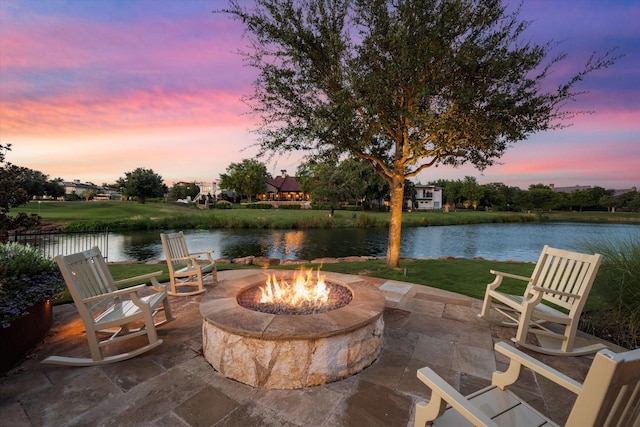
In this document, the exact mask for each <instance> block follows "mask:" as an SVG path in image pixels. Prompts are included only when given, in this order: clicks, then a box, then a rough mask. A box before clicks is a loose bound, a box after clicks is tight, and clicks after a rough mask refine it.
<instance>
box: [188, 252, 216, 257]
mask: <svg viewBox="0 0 640 427" xmlns="http://www.w3.org/2000/svg"><path fill="white" fill-rule="evenodd" d="M214 252H215V251H202V252H189V255H191V256H193V255H211V254H212V253H214Z"/></svg>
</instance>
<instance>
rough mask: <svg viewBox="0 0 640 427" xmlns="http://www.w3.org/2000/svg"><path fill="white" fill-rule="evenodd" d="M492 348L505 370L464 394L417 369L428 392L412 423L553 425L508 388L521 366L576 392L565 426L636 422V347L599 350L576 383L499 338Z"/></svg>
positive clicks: (639, 366)
mask: <svg viewBox="0 0 640 427" xmlns="http://www.w3.org/2000/svg"><path fill="white" fill-rule="evenodd" d="M495 349H496V351H497V352H499V353H502V354H504V355H505V356H507V357H509V359H511V362H510V364H509V367H508V369H507V370H506V371H505V372H494V374H493V378H492V381H491V385H490V386H488V387H486V388H484V389H482V390H479V391H477V392H475V393H473V394H471V395H469V396H467V397H464V396H463V395H462V394H460V393H459V392H458V391H457V390H456V389H455V388H453V387H452V386H451V385H449V384H448V383H447V382H446V381H444V380H443V379H442V378H441V377H440V376H438V374H436V373H435V372H434V371H433V370H431V369H430V368H427V367H425V368H421V369H419V370H418V378H419V379H420V380H421V381H422V382H424V383H425V384H426V385H427V386H428V387H429V388H430V389H431V390H432V392H431V399H430V400H429V403H428V404H426V403H422V402H421V403H418V404H417V405H416V414H415V427H425V425H432V426H446V427H456V426H492V427H493V426H495V427H497V426H514V427H525V426H557V425H558V424H556V423H554V422H553V421H552V420H550V419H549V418H548V417H546V416H545V415H544V414H542V413H540V412H539V411H537V410H535V409H534V408H532V407H531V406H529V405H528V404H527V403H526V402H525V401H524V400H523V399H521V398H520V397H519V396H517V395H516V394H515V393H513V392H512V391H511V390H509V389H508V387H509V386H511V385H512V384H514V383H515V382H516V381H517V380H518V377H519V375H520V372H521V371H522V368H528V369H530V370H532V371H533V372H534V373H535V374H536V375H541V376H543V377H545V378H548V379H549V380H551V381H553V382H554V383H556V384H558V385H560V386H562V387H564V388H565V389H567V390H569V391H571V392H573V393H575V394H576V396H577V398H576V400H575V402H574V404H573V407H572V409H571V412H570V414H569V418H568V419H567V422H566V424H565V425H566V426H571V427H600V426H611V427H613V426H619V427H623V426H624V427H638V426H640V349H637V350H633V351H628V352H626V353H619V354H616V353H613V352H612V351H610V350H602V351H600V352H599V353H597V354H596V355H595V358H594V360H593V363H592V364H591V368H590V369H589V372H588V373H587V376H586V377H585V380H584V383H582V384H580V383H579V382H578V381H575V380H573V379H572V378H570V377H568V376H566V375H564V374H562V373H561V372H558V371H557V370H555V369H552V368H550V367H549V366H547V365H545V364H543V363H542V362H540V361H538V360H536V359H534V358H532V357H531V356H529V355H527V354H525V353H523V352H521V351H519V350H517V349H515V348H513V347H511V346H509V345H507V344H506V343H504V342H501V343H498V344H496V346H495Z"/></svg>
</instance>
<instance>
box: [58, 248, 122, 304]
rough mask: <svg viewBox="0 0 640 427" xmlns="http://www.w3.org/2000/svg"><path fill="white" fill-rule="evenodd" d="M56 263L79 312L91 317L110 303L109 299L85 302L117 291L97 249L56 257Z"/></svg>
mask: <svg viewBox="0 0 640 427" xmlns="http://www.w3.org/2000/svg"><path fill="white" fill-rule="evenodd" d="M56 262H57V263H58V267H59V268H60V271H61V272H62V276H63V277H64V279H65V282H66V284H67V287H68V288H69V292H70V293H71V296H72V297H73V300H74V302H75V304H76V307H78V310H79V311H81V310H86V311H87V313H90V314H91V315H93V314H94V312H95V311H96V310H98V309H99V308H101V307H104V306H106V305H109V304H111V303H112V301H110V300H109V299H105V300H102V301H100V302H94V303H87V302H86V301H85V299H87V298H91V297H94V296H98V295H105V294H108V293H110V292H113V291H115V290H116V289H117V288H116V286H115V285H114V282H113V277H112V276H111V273H110V272H109V269H108V267H107V265H106V263H105V261H104V258H103V257H102V254H101V253H100V250H99V249H98V247H94V248H92V249H90V250H87V251H84V252H80V253H76V254H72V255H66V256H64V255H58V256H56Z"/></svg>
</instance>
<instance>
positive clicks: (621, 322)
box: [582, 238, 640, 348]
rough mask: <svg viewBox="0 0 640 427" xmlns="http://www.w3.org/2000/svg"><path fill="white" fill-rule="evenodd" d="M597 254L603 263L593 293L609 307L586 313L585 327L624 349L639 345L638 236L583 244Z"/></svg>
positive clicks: (639, 250) (639, 270)
mask: <svg viewBox="0 0 640 427" xmlns="http://www.w3.org/2000/svg"><path fill="white" fill-rule="evenodd" d="M582 246H584V247H586V248H587V249H588V250H589V251H590V252H594V253H600V254H602V256H603V262H602V265H601V266H600V270H599V271H598V275H597V276H596V281H595V282H594V287H593V290H592V293H596V295H597V297H599V298H602V299H604V300H605V301H606V303H607V306H608V309H607V310H605V311H602V312H599V313H596V314H595V315H592V316H587V318H586V320H585V321H586V323H587V325H586V327H587V328H588V329H590V330H591V331H590V332H594V333H596V334H597V335H599V336H603V335H605V336H610V337H609V340H610V341H612V342H614V343H616V344H618V345H621V346H623V347H627V348H637V347H638V345H640V239H637V238H635V239H634V238H631V239H627V240H624V239H619V240H618V241H615V242H611V241H603V242H596V243H583V244H582Z"/></svg>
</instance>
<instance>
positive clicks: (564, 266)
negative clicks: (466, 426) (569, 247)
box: [530, 246, 602, 311]
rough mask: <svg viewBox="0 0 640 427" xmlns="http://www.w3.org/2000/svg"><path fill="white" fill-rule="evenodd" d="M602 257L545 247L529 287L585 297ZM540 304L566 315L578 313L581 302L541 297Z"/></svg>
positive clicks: (565, 297) (556, 296) (554, 297)
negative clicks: (551, 306) (563, 310)
mask: <svg viewBox="0 0 640 427" xmlns="http://www.w3.org/2000/svg"><path fill="white" fill-rule="evenodd" d="M601 261H602V255H600V254H595V255H589V254H582V253H577V252H570V251H566V250H562V249H556V248H551V247H549V246H545V247H544V249H543V251H542V253H541V255H540V258H539V259H538V262H537V263H536V267H535V269H534V271H533V274H532V276H531V278H532V280H531V284H530V286H539V287H542V288H546V289H550V290H554V291H561V292H566V293H570V294H574V295H579V296H580V297H582V296H583V295H588V293H589V292H590V290H591V286H592V285H593V281H594V279H595V276H596V272H597V271H598V268H599V267H600V263H601ZM542 299H543V300H545V301H548V302H551V303H553V304H556V305H558V306H560V307H563V308H565V309H567V310H570V311H579V310H582V306H583V305H584V302H585V301H584V298H579V299H577V298H574V297H571V296H566V295H557V294H552V293H545V294H544V295H543V297H542Z"/></svg>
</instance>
